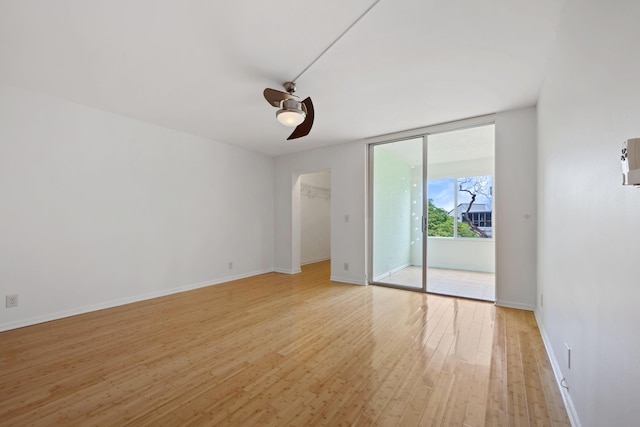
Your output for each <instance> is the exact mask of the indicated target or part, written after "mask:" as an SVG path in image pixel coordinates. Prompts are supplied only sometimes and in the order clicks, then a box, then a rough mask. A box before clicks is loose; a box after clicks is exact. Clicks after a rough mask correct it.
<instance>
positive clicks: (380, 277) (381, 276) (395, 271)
mask: <svg viewBox="0 0 640 427" xmlns="http://www.w3.org/2000/svg"><path fill="white" fill-rule="evenodd" d="M407 267H411V264H409V263H407V264H402V265H401V266H400V267H396V268H394V269H393V270H390V271H387V272H386V273H382V274H379V275H377V276H376V277H374V278H373V281H374V282H379V281H380V280H382V279H384V278H385V277H389V276H391V275H392V274H395V273H397V272H398V271H400V270H404V269H405V268H407Z"/></svg>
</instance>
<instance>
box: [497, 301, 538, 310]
mask: <svg viewBox="0 0 640 427" xmlns="http://www.w3.org/2000/svg"><path fill="white" fill-rule="evenodd" d="M496 305H497V306H498V307H507V308H517V309H518V310H527V311H534V310H535V308H536V306H535V305H533V304H525V303H521V302H517V301H505V300H496Z"/></svg>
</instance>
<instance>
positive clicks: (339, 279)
mask: <svg viewBox="0 0 640 427" xmlns="http://www.w3.org/2000/svg"><path fill="white" fill-rule="evenodd" d="M329 280H331V281H332V282H340V283H350V284H352V285H362V286H365V285H366V284H367V282H366V281H364V280H356V279H348V278H346V277H338V276H331V277H330V278H329Z"/></svg>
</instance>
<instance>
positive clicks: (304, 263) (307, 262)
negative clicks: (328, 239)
mask: <svg viewBox="0 0 640 427" xmlns="http://www.w3.org/2000/svg"><path fill="white" fill-rule="evenodd" d="M330 259H331V257H324V258H318V259H312V260H310V261H304V262H302V263H300V265H307V264H314V263H316V262H322V261H329V260H330Z"/></svg>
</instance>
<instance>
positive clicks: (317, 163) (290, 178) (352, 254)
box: [275, 142, 366, 284]
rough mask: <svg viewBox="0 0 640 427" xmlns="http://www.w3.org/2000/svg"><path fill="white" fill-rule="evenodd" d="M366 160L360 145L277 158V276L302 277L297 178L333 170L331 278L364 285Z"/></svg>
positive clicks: (355, 144)
mask: <svg viewBox="0 0 640 427" xmlns="http://www.w3.org/2000/svg"><path fill="white" fill-rule="evenodd" d="M365 157H366V156H365V146H364V144H362V143H360V142H354V143H348V144H340V145H334V146H331V147H327V148H319V149H316V150H310V151H305V152H302V153H296V154H290V155H286V156H280V157H276V159H275V267H276V271H281V272H284V273H295V272H297V271H299V266H300V244H299V242H300V236H299V233H300V223H299V220H298V219H296V218H295V216H294V215H293V212H294V211H296V210H297V209H299V206H297V204H299V192H300V189H299V186H296V185H294V184H295V183H296V182H297V181H298V180H297V178H298V176H299V175H300V174H301V173H305V172H310V171H317V170H322V169H331V278H332V280H336V281H342V282H347V283H356V284H364V283H365V217H364V215H365V209H364V207H365ZM346 216H348V218H349V222H346ZM296 221H297V222H296ZM344 263H348V264H349V270H345V269H344Z"/></svg>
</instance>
